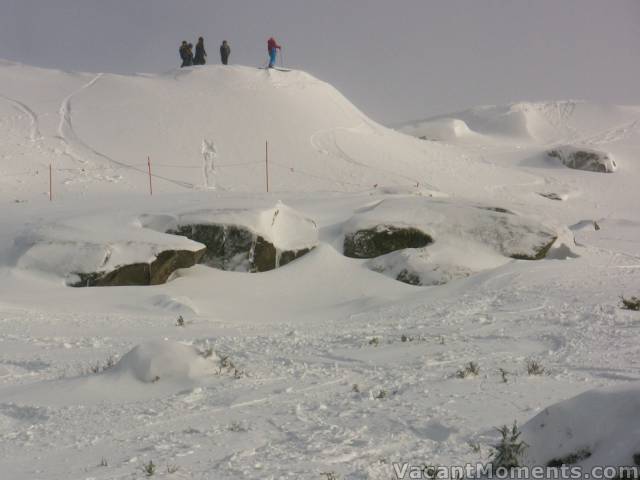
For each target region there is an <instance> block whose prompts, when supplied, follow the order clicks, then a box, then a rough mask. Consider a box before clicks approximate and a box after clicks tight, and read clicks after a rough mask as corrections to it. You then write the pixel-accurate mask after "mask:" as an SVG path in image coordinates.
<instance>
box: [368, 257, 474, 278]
mask: <svg viewBox="0 0 640 480" xmlns="http://www.w3.org/2000/svg"><path fill="white" fill-rule="evenodd" d="M454 262H455V261H454ZM457 263H464V262H460V261H458V262H457ZM366 265H367V267H368V268H370V269H371V270H373V271H375V272H379V273H382V274H384V275H386V276H388V277H391V278H394V279H395V280H399V281H401V282H404V283H408V284H410V285H422V286H429V285H444V284H445V283H448V282H450V281H452V280H457V279H459V278H465V277H468V276H469V275H471V274H472V273H474V272H473V271H472V270H471V269H470V268H468V267H467V266H464V265H457V264H456V263H446V261H444V260H438V259H437V258H434V257H433V255H432V253H431V250H430V249H429V251H427V249H423V248H420V249H405V250H399V251H396V252H391V253H388V254H386V255H381V256H379V257H376V258H373V259H371V260H369V261H367V262H366Z"/></svg>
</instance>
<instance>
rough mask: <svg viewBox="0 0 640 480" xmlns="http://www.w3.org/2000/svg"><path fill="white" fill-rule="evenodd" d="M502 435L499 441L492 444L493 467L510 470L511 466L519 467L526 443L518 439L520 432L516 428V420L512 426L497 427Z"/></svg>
mask: <svg viewBox="0 0 640 480" xmlns="http://www.w3.org/2000/svg"><path fill="white" fill-rule="evenodd" d="M497 430H498V431H499V432H500V435H502V438H501V439H500V443H498V444H497V445H494V446H493V448H494V451H493V452H491V457H493V462H492V464H493V468H494V470H495V469H498V468H506V469H507V470H510V469H512V468H516V467H519V466H520V465H521V464H520V462H521V461H522V457H523V455H524V451H525V450H526V449H527V447H528V445H527V444H526V443H524V442H523V441H522V440H520V435H521V433H522V432H520V430H519V429H518V425H517V424H516V422H513V427H511V428H509V427H508V426H506V425H504V426H502V427H501V428H498V429H497Z"/></svg>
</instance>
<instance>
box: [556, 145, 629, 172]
mask: <svg viewBox="0 0 640 480" xmlns="http://www.w3.org/2000/svg"><path fill="white" fill-rule="evenodd" d="M547 155H548V156H549V157H551V158H557V159H559V160H560V161H561V162H562V163H563V165H565V166H567V167H569V168H574V169H576V170H586V171H588V172H601V173H613V172H615V171H616V170H617V168H618V165H616V161H615V160H614V159H613V156H612V155H611V154H609V153H606V152H603V151H600V150H595V149H592V148H584V147H576V146H573V145H561V146H558V147H555V148H553V149H552V150H549V151H548V152H547Z"/></svg>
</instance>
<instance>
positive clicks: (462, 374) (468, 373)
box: [456, 362, 480, 378]
mask: <svg viewBox="0 0 640 480" xmlns="http://www.w3.org/2000/svg"><path fill="white" fill-rule="evenodd" d="M479 373H480V367H479V366H478V364H477V363H476V362H469V363H467V364H466V365H465V366H464V368H461V369H460V370H458V371H457V372H456V377H458V378H467V377H472V376H473V377H477V376H478V374H479Z"/></svg>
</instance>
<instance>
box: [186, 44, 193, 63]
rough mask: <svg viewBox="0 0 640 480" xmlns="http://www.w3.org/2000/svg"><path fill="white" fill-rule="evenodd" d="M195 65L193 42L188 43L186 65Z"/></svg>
mask: <svg viewBox="0 0 640 480" xmlns="http://www.w3.org/2000/svg"><path fill="white" fill-rule="evenodd" d="M192 65H193V43H189V44H187V63H186V65H185V67H191V66H192Z"/></svg>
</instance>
